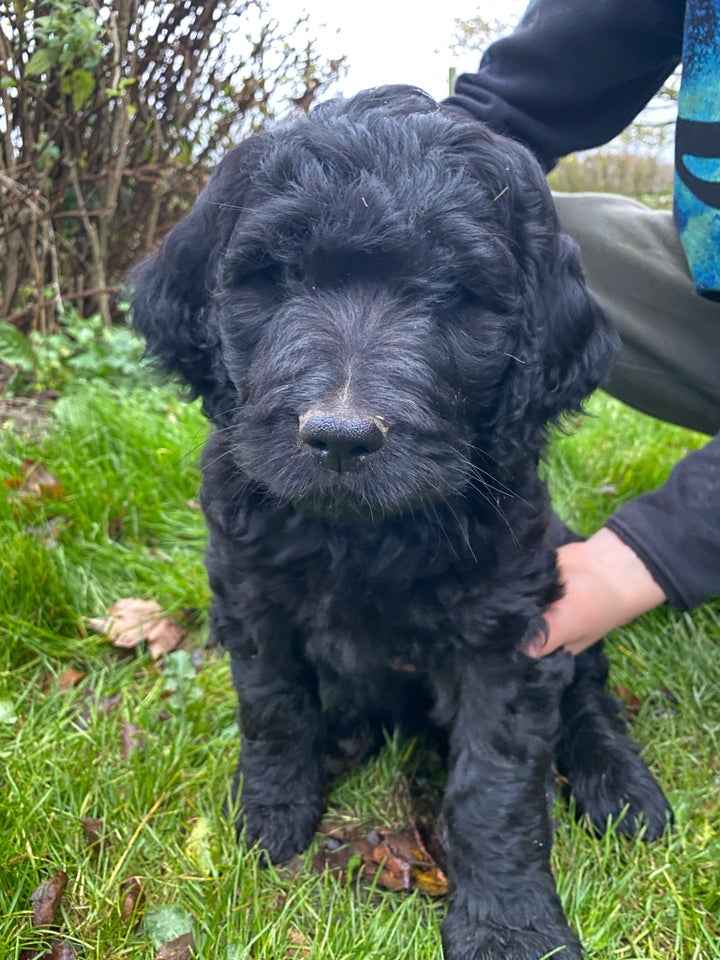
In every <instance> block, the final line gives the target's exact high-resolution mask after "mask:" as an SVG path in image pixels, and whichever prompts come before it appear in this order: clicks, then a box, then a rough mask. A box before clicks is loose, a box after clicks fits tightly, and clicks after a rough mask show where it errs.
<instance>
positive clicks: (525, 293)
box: [508, 144, 620, 422]
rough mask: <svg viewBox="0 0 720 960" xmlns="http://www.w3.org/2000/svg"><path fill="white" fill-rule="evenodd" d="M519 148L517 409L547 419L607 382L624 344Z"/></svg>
mask: <svg viewBox="0 0 720 960" xmlns="http://www.w3.org/2000/svg"><path fill="white" fill-rule="evenodd" d="M513 148H515V149H516V150H517V151H518V152H517V153H515V149H513V150H512V153H511V156H510V167H508V169H513V168H514V170H515V173H516V176H518V183H519V184H520V185H521V189H515V190H513V189H512V187H511V191H510V192H511V193H512V194H513V196H512V197H511V198H509V199H510V200H511V202H513V203H514V208H515V209H514V211H513V213H512V231H511V232H512V233H513V234H514V237H515V255H516V258H517V260H518V263H519V264H520V268H521V291H520V294H521V301H522V305H523V306H522V309H523V317H522V320H521V327H522V330H521V332H520V333H519V344H518V354H517V360H518V362H517V363H516V364H515V370H514V380H515V386H516V388H517V389H516V390H514V391H511V393H513V392H514V394H515V400H514V410H513V411H512V412H513V413H514V414H515V417H517V416H521V415H522V416H530V418H531V419H534V420H536V421H537V420H538V419H541V420H542V421H543V422H546V421H550V420H556V419H557V418H559V417H562V415H563V414H565V413H569V412H572V411H574V410H578V409H579V408H580V407H581V405H582V402H583V400H585V399H586V398H587V397H588V396H589V395H590V394H591V393H592V391H593V390H595V389H596V387H598V386H600V385H601V384H602V383H603V382H604V381H605V380H606V379H607V377H608V376H609V374H610V370H611V368H612V364H613V361H614V359H615V356H616V354H617V351H618V349H619V345H620V341H619V337H618V335H617V333H616V331H615V329H614V327H613V326H612V324H611V322H610V319H609V318H608V316H607V315H606V314H605V312H604V311H603V310H602V308H601V307H600V305H599V304H598V303H597V301H596V300H595V298H594V297H593V296H592V294H591V293H590V291H589V290H588V288H587V285H586V283H585V277H584V275H583V271H582V267H581V265H580V250H579V247H578V245H577V244H576V243H575V241H574V240H572V239H571V238H570V237H569V236H567V235H566V234H564V233H562V232H561V229H560V225H559V221H558V217H557V213H556V212H555V206H554V204H553V202H552V198H551V195H550V191H549V189H548V186H547V184H546V181H545V177H544V174H543V172H542V170H541V169H540V166H539V164H538V163H537V162H536V161H535V159H534V158H533V157H532V156H531V155H530V154H529V153H528V152H527V151H526V150H524V148H522V147H520V146H519V145H518V144H513ZM512 154H515V155H512ZM511 402H513V401H511ZM519 408H524V410H521V409H519Z"/></svg>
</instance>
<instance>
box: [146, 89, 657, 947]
mask: <svg viewBox="0 0 720 960" xmlns="http://www.w3.org/2000/svg"><path fill="white" fill-rule="evenodd" d="M133 284H134V287H135V292H134V316H135V323H136V325H137V327H138V328H139V329H140V330H141V331H142V332H143V334H144V335H145V337H146V338H147V344H148V350H149V352H150V353H151V354H152V355H154V356H155V357H156V358H157V359H158V360H159V362H160V363H161V365H162V366H163V367H164V369H165V370H167V371H169V372H171V373H174V374H178V375H180V376H181V377H182V378H183V379H184V380H185V382H186V383H187V384H189V385H190V387H191V388H192V390H193V391H194V392H195V393H196V394H199V395H200V396H202V398H203V402H204V406H205V410H206V412H207V415H208V417H209V418H210V420H211V421H212V422H213V423H214V425H215V428H216V429H215V430H214V432H213V434H212V436H211V439H210V441H209V443H208V445H207V448H206V451H205V457H204V466H203V489H202V504H203V509H204V511H205V515H206V517H207V522H208V526H209V530H210V538H209V547H208V555H207V566H208V571H209V575H210V583H211V586H212V590H213V594H214V601H213V609H212V623H213V629H214V632H215V634H216V635H217V637H218V638H219V639H220V640H221V641H222V643H223V644H224V645H225V647H226V648H227V650H228V651H229V653H230V656H231V662H232V673H233V681H234V684H235V688H236V690H237V694H238V697H239V701H240V717H241V726H242V749H241V757H240V764H239V768H238V785H240V784H241V785H242V814H241V818H240V823H239V826H240V827H241V828H242V829H243V830H244V833H245V838H246V841H247V843H248V844H253V843H258V844H259V845H260V846H261V847H262V848H264V849H265V850H266V851H267V853H268V854H269V856H270V857H271V858H272V860H274V861H284V860H287V859H288V858H289V857H291V856H292V855H293V854H294V853H296V852H298V851H300V850H303V849H304V848H305V847H306V846H307V844H308V843H309V841H310V839H311V837H312V835H313V831H314V829H315V826H316V824H317V821H318V818H319V817H320V815H321V813H322V809H323V789H324V784H325V783H326V780H327V777H328V775H329V774H330V773H333V772H336V771H337V770H339V769H341V768H342V766H343V764H344V763H346V762H347V761H350V762H357V761H359V760H361V759H362V758H363V757H364V756H366V755H367V754H368V752H370V751H371V750H372V749H374V748H375V747H376V746H377V745H378V738H379V733H378V732H379V730H380V729H381V726H382V725H383V724H392V723H395V722H398V721H400V722H404V723H407V724H409V725H415V726H417V725H418V724H420V725H427V724H428V723H430V722H432V723H433V724H435V725H438V726H439V727H441V728H442V729H444V730H445V731H446V733H447V738H448V743H449V758H448V781H447V790H446V794H445V801H444V816H445V819H446V822H447V831H448V841H449V861H450V872H451V897H450V908H449V914H448V918H447V921H446V923H445V926H444V930H443V937H444V944H445V955H446V957H447V958H448V960H537V958H538V957H540V956H542V955H543V954H544V953H546V952H547V951H551V950H553V949H555V948H558V947H561V946H563V947H564V948H565V950H564V952H563V953H562V956H563V957H565V958H567V960H577V958H579V957H580V956H581V947H580V944H579V942H578V940H577V938H576V936H575V934H574V933H573V932H572V931H571V930H570V928H569V927H568V925H567V923H566V921H565V918H564V916H563V912H562V908H561V906H560V903H559V900H558V897H557V894H556V891H555V886H554V882H553V879H552V875H551V872H550V866H549V853H550V843H551V824H550V819H549V813H548V799H547V797H548V783H549V781H550V773H551V766H552V762H553V755H554V753H555V752H557V757H558V763H559V765H560V768H561V770H562V772H563V773H564V774H565V775H566V777H567V778H568V779H569V780H570V781H571V783H577V786H576V789H578V806H579V809H580V810H581V812H583V813H585V814H587V815H588V816H589V818H590V819H591V820H592V822H593V823H594V824H595V825H596V826H597V828H598V829H603V828H604V827H605V826H606V823H607V820H608V818H617V817H618V816H619V815H620V814H621V813H622V811H623V808H624V807H625V806H629V815H627V816H626V818H625V820H624V821H623V822H624V823H625V824H627V825H628V828H629V829H634V828H635V826H636V820H638V819H639V820H642V821H644V823H645V825H646V830H647V833H648V834H652V835H657V834H658V833H660V832H661V831H662V830H663V828H664V826H665V824H666V820H667V817H668V815H669V814H668V809H669V808H668V807H667V804H666V801H665V799H664V797H663V796H662V793H661V792H660V789H659V788H658V787H657V785H656V784H655V782H654V780H653V779H652V776H651V775H650V773H649V771H648V770H647V768H646V767H645V765H644V764H643V763H642V761H641V760H640V759H639V758H638V756H637V754H636V751H635V749H634V748H633V746H632V744H631V743H630V741H629V740H628V739H627V737H626V735H625V732H624V725H623V723H622V721H621V720H620V719H619V716H618V709H617V706H616V704H615V702H614V701H612V700H611V699H610V698H609V697H608V696H607V695H606V694H605V693H604V691H603V684H604V680H605V668H604V658H603V655H602V653H601V652H600V650H599V649H597V650H595V651H593V652H590V653H587V654H585V655H583V657H581V658H578V660H577V662H576V663H575V662H574V661H573V659H572V658H571V657H570V656H569V655H566V654H562V653H557V654H555V655H553V656H550V657H548V658H546V659H543V660H539V661H535V660H532V659H530V658H528V657H526V656H524V655H523V653H522V652H521V647H522V644H523V642H524V641H527V640H529V639H530V638H531V637H533V636H535V635H536V634H538V633H540V631H542V629H543V616H542V613H543V610H544V609H545V608H546V607H547V605H548V604H549V603H551V602H552V601H553V600H555V599H556V598H557V597H558V596H559V594H560V587H559V584H558V576H557V569H556V562H555V553H554V547H555V544H556V542H557V537H556V535H555V533H554V532H553V529H554V528H552V524H551V512H550V507H549V502H548V495H547V492H546V489H545V486H544V484H543V482H542V481H541V479H540V478H539V476H538V462H539V459H540V456H541V454H542V451H543V447H544V444H545V441H546V435H547V430H548V425H549V424H551V423H553V422H554V421H556V420H557V419H558V418H559V417H561V416H562V415H563V414H564V413H566V412H568V411H572V410H574V409H577V408H578V406H579V405H580V403H581V402H582V400H583V398H584V397H586V396H587V395H588V393H589V392H590V391H591V390H593V389H594V388H595V387H596V386H597V384H598V383H599V382H600V381H601V380H602V379H603V377H604V376H605V375H606V374H607V373H608V370H609V367H610V364H611V360H612V356H613V353H614V349H615V346H616V342H615V335H614V333H613V332H612V331H611V329H610V328H609V326H608V323H607V321H606V319H605V318H604V316H603V314H602V313H601V311H600V310H599V308H598V306H597V305H596V304H595V302H594V301H593V300H592V298H591V297H590V296H589V294H588V292H587V290H586V288H585V286H584V283H583V278H582V275H581V271H580V268H579V265H578V259H577V254H576V250H575V247H574V245H573V243H572V241H571V240H570V239H569V238H568V237H566V236H564V235H562V234H561V233H560V232H559V230H558V224H557V219H556V216H555V213H554V209H553V206H552V202H551V199H550V196H549V193H548V190H547V187H546V185H545V182H544V179H543V176H542V173H541V171H540V169H539V167H538V166H537V164H536V163H535V162H534V160H533V159H532V157H531V156H530V155H529V154H528V153H527V152H526V151H525V150H524V149H522V148H521V147H520V146H518V145H517V144H515V143H512V142H510V141H508V140H505V139H503V138H501V137H498V136H496V135H495V134H493V133H491V132H490V131H489V130H487V129H485V128H484V127H483V126H481V125H479V124H477V123H474V122H469V121H465V120H463V119H461V118H460V117H457V116H454V115H452V114H451V113H449V112H446V111H445V110H443V109H442V108H440V107H438V105H437V104H436V103H435V102H434V101H432V100H431V99H430V98H429V97H427V96H426V95H425V94H423V93H421V92H420V91H417V90H414V89H411V88H406V87H393V88H381V89H378V90H373V91H367V92H365V93H362V94H360V95H358V96H357V97H355V98H353V99H351V100H348V101H342V100H338V101H333V102H330V103H327V104H324V105H322V106H320V107H318V108H316V109H315V110H314V111H313V112H312V113H311V114H310V115H309V116H308V117H306V118H304V119H301V120H298V121H296V122H293V123H291V124H289V125H286V126H282V127H279V128H276V129H274V130H272V131H270V132H268V133H263V134H262V135H259V136H255V137H252V138H251V139H249V140H248V141H247V142H245V143H243V144H242V145H240V146H239V147H238V148H237V149H235V150H234V151H232V152H231V153H230V154H229V155H228V156H227V157H226V158H225V159H224V160H223V162H222V163H221V164H220V165H219V167H218V169H217V170H216V172H215V174H214V176H213V178H212V180H211V181H210V184H209V186H208V187H207V189H206V190H205V191H204V193H203V194H202V195H201V196H200V198H199V199H198V201H197V203H196V205H195V207H194V208H193V210H192V212H191V213H190V214H189V216H188V217H187V218H186V219H185V220H184V221H183V222H182V223H180V224H179V225H178V226H177V227H176V228H175V229H174V230H173V231H172V233H171V234H170V235H169V236H168V238H167V239H166V241H165V243H164V244H163V246H162V248H161V250H160V251H159V252H158V253H157V254H156V255H155V256H153V257H151V258H150V259H149V260H148V261H146V262H145V263H143V264H141V265H140V267H139V268H138V269H137V270H136V272H135V275H134V277H133ZM573 673H574V674H575V678H574V680H573ZM562 720H565V721H566V723H565V724H564V725H563V723H562ZM576 778H577V779H576Z"/></svg>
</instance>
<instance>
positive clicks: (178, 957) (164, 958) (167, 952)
mask: <svg viewBox="0 0 720 960" xmlns="http://www.w3.org/2000/svg"><path fill="white" fill-rule="evenodd" d="M194 949H195V940H194V939H193V935H192V934H191V933H183V934H181V935H180V936H179V937H175V939H174V940H169V941H168V942H167V943H163V944H161V945H160V948H159V950H158V951H157V953H156V954H155V960H191V958H192V955H193V951H194Z"/></svg>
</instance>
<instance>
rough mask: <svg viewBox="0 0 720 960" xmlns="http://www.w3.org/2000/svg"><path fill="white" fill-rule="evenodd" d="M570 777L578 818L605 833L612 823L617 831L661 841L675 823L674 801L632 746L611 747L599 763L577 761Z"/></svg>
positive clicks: (570, 772)
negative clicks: (667, 797)
mask: <svg viewBox="0 0 720 960" xmlns="http://www.w3.org/2000/svg"><path fill="white" fill-rule="evenodd" d="M566 776H567V778H568V780H569V782H570V792H571V793H572V795H573V797H574V798H575V811H576V814H577V816H578V818H586V819H587V820H588V821H589V822H590V824H591V826H592V828H593V830H594V831H595V832H596V833H598V834H603V833H604V832H605V831H606V830H607V829H608V824H610V823H612V824H613V826H614V829H615V830H616V831H617V833H621V834H624V835H625V836H635V835H637V834H638V833H640V831H642V837H643V839H644V840H657V839H658V838H659V837H661V836H662V834H663V833H664V832H665V830H666V829H667V828H668V827H671V826H672V823H673V812H672V808H671V806H670V804H669V803H668V801H667V799H666V798H665V795H664V793H663V792H662V790H661V789H660V786H659V785H658V783H657V781H656V780H655V777H654V776H653V775H652V773H651V772H650V770H649V768H648V766H647V764H646V763H645V761H644V760H642V758H641V757H639V756H638V755H637V753H635V751H634V750H633V749H632V748H631V747H629V746H628V747H623V748H618V749H615V750H608V751H606V752H603V753H602V757H601V760H600V762H598V763H592V762H590V763H582V762H578V761H577V760H576V765H575V767H574V768H573V769H569V770H568V771H567V773H566Z"/></svg>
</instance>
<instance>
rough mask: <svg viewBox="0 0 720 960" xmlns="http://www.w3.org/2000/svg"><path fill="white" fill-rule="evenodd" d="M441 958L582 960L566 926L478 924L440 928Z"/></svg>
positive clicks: (570, 931) (447, 923) (575, 940)
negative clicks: (553, 928)
mask: <svg viewBox="0 0 720 960" xmlns="http://www.w3.org/2000/svg"><path fill="white" fill-rule="evenodd" d="M443 952H444V955H445V960H545V958H548V960H549V958H550V957H552V958H553V960H583V951H582V947H581V946H580V941H579V940H578V938H577V937H576V936H575V934H574V933H573V932H572V930H571V929H570V928H569V927H565V929H564V930H557V931H556V932H554V933H553V932H547V931H543V932H542V933H541V932H539V931H537V930H518V929H509V928H505V927H500V926H494V925H490V924H489V923H487V924H479V925H477V926H475V927H471V926H470V925H467V926H466V925H455V924H453V922H452V916H449V917H448V919H447V920H446V921H445V925H444V927H443Z"/></svg>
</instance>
